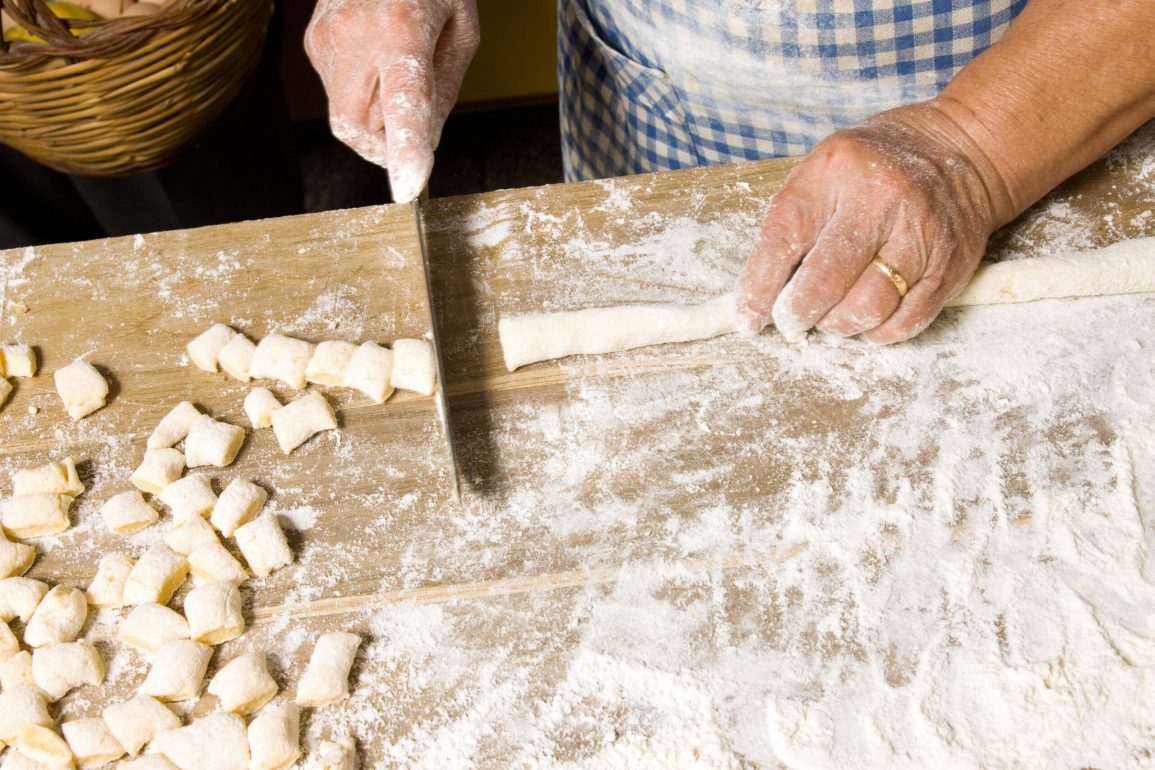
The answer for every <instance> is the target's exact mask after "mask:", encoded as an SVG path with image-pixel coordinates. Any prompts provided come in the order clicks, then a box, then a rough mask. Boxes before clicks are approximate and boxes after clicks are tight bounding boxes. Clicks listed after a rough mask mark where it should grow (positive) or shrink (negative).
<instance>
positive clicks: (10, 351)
mask: <svg viewBox="0 0 1155 770" xmlns="http://www.w3.org/2000/svg"><path fill="white" fill-rule="evenodd" d="M0 361H3V362H4V376H5V377H32V376H34V375H35V374H36V351H35V350H34V349H33V348H32V346H31V345H5V346H4V347H2V348H0Z"/></svg>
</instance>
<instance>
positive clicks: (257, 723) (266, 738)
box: [249, 703, 301, 770]
mask: <svg viewBox="0 0 1155 770" xmlns="http://www.w3.org/2000/svg"><path fill="white" fill-rule="evenodd" d="M249 754H250V756H251V757H252V759H251V761H250V764H249V768H250V770H286V769H287V768H289V767H291V766H292V765H293V763H295V762H296V761H297V760H298V759H299V758H300V756H301V715H300V711H299V710H298V709H297V706H296V704H293V703H278V704H277V705H275V706H270V707H269V708H267V709H265V710H264V711H262V712H261V713H260V714H258V715H257V717H256V719H254V720H253V721H252V722H250V723H249Z"/></svg>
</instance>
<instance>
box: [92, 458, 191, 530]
mask: <svg viewBox="0 0 1155 770" xmlns="http://www.w3.org/2000/svg"><path fill="white" fill-rule="evenodd" d="M178 454H179V452H178ZM182 464H183V463H182ZM100 516H101V518H103V519H104V525H105V526H106V527H108V530H109V531H110V532H115V533H116V534H118V535H131V534H132V533H134V532H140V531H141V530H142V529H144V528H145V527H147V526H149V525H150V524H152V523H153V522H155V521H156V520H157V519H158V518H160V514H158V513H157V512H156V508H153V507H152V506H151V505H149V504H148V503H147V502H146V501H145V499H144V495H142V494H141V493H140V492H139V491H138V490H135V489H133V490H131V491H128V492H121V493H120V494H119V495H113V496H112V497H110V498H109V499H108V502H106V503H105V504H104V505H103V506H101V508H100Z"/></svg>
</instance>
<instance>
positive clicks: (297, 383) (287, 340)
mask: <svg viewBox="0 0 1155 770" xmlns="http://www.w3.org/2000/svg"><path fill="white" fill-rule="evenodd" d="M312 357H313V345H312V343H309V342H305V341H304V340H299V339H295V338H293V337H286V336H285V335H283V334H270V335H269V336H267V337H265V338H264V339H262V340H261V341H260V342H258V343H257V350H256V352H255V353H254V354H253V360H252V362H251V363H250V365H249V374H250V375H251V376H253V377H256V378H258V379H268V380H280V381H281V382H283V383H285V384H286V385H288V386H289V387H290V388H297V389H300V388H303V387H305V371H306V370H307V369H308V368H309V359H310V358H312Z"/></svg>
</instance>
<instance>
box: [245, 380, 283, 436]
mask: <svg viewBox="0 0 1155 770" xmlns="http://www.w3.org/2000/svg"><path fill="white" fill-rule="evenodd" d="M244 408H245V415H246V416H247V417H248V418H249V424H250V425H252V426H253V428H254V429H259V428H267V427H269V426H270V425H272V424H273V414H274V413H275V412H276V411H277V410H278V409H280V408H281V402H280V401H278V400H277V397H276V396H274V395H273V391H271V390H269V389H268V388H253V389H252V391H250V393H249V395H247V396H245V405H244Z"/></svg>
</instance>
